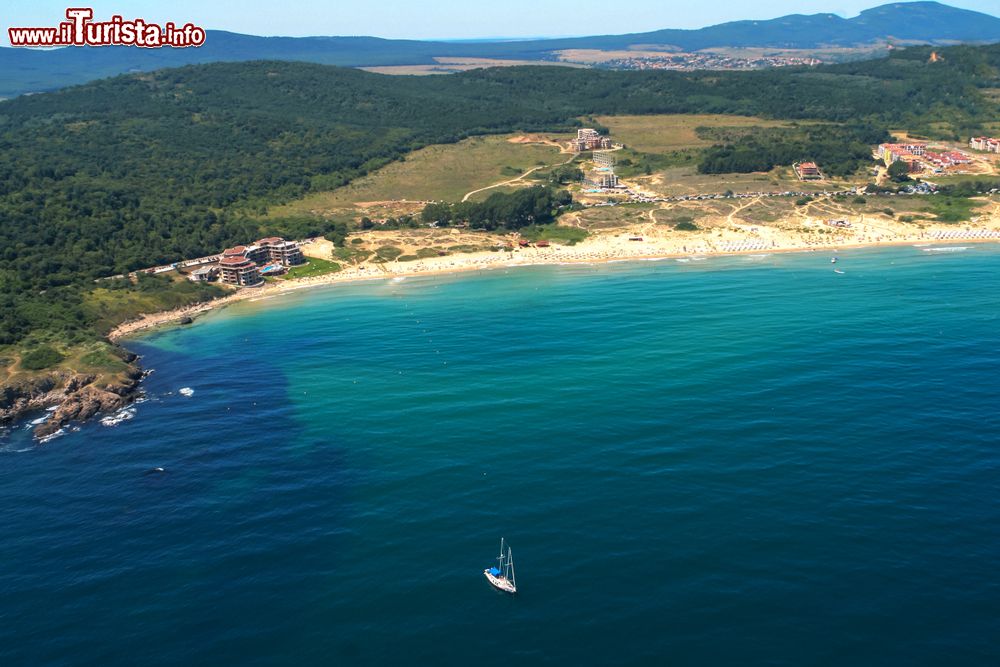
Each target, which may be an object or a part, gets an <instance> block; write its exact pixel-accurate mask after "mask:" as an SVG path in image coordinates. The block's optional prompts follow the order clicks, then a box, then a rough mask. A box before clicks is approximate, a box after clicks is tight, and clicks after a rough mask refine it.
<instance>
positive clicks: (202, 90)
mask: <svg viewBox="0 0 1000 667" xmlns="http://www.w3.org/2000/svg"><path fill="white" fill-rule="evenodd" d="M942 53H943V56H944V59H943V60H942V61H940V62H935V63H930V62H928V57H929V51H928V50H924V49H910V50H906V51H903V52H900V53H898V54H896V55H894V56H893V57H892V58H890V59H885V60H879V61H871V62H866V63H854V64H848V65H838V66H829V67H821V68H814V69H807V70H794V69H785V70H767V71H758V72H747V73H718V72H708V73H683V74H682V73H663V72H659V73H658V72H601V71H586V70H569V69H565V68H539V67H527V68H505V69H495V70H481V71H474V72H469V73H466V74H462V75H455V76H449V77H384V76H379V75H375V74H370V73H366V72H361V71H355V70H345V69H339V68H334V67H328V66H321V65H311V64H302V63H283V62H282V63H278V62H253V63H230V64H213V65H200V66H191V67H186V68H181V69H175V70H165V71H160V72H155V73H148V74H137V75H129V76H123V77H119V78H115V79H110V80H104V81H99V82H95V83H92V84H88V85H85V86H80V87H77V88H72V89H67V90H64V91H60V92H56V93H50V94H43V95H37V96H29V97H22V98H18V99H16V100H12V101H8V102H5V103H0V312H2V321H0V344H3V343H10V342H16V341H18V340H20V339H21V338H23V337H24V336H25V335H26V334H28V333H29V332H32V331H39V330H47V331H60V332H70V331H79V330H80V328H81V326H85V325H86V316H85V315H84V314H82V313H81V312H80V311H78V310H75V309H74V306H73V304H74V303H77V300H78V299H79V294H80V291H81V290H84V289H86V288H87V287H86V286H87V285H92V282H91V281H92V279H93V278H96V277H100V276H107V275H112V274H116V273H120V272H123V271H127V270H132V269H136V268H140V267H146V266H150V265H153V264H158V263H163V262H168V261H173V260H177V259H180V258H183V257H190V256H196V255H200V254H203V253H206V252H211V251H216V250H217V249H218V248H220V247H222V246H223V245H226V244H231V243H234V242H237V241H245V240H247V239H248V238H255V237H257V236H259V235H260V234H262V233H264V232H278V233H282V232H284V233H288V234H291V235H298V234H300V233H305V232H308V231H322V229H319V230H316V229H307V228H302V227H297V228H289V227H285V228H273V229H265V228H263V227H262V224H261V223H260V222H259V221H258V218H259V216H260V214H261V213H263V212H264V210H265V208H266V207H267V206H268V205H270V204H273V203H277V202H281V201H286V200H288V199H291V198H293V197H298V196H300V195H302V194H303V193H305V192H307V191H310V190H315V189H328V188H332V187H335V186H337V185H340V184H342V183H345V182H347V181H348V180H350V179H353V178H355V177H357V176H358V175H360V174H363V173H366V172H367V171H370V170H372V169H374V168H377V167H379V166H381V165H383V164H385V163H387V162H388V161H391V160H394V159H398V158H399V157H400V156H402V155H403V154H405V153H406V152H408V151H410V150H412V149H414V148H417V147H420V146H423V145H427V144H431V143H444V142H453V141H457V140H459V139H461V138H463V137H466V136H469V135H473V134H483V133H498V132H507V131H515V130H559V129H568V128H572V127H574V126H577V125H578V124H579V121H578V118H579V117H580V116H582V115H587V114H599V113H600V114H614V113H629V114H636V113H638V114H643V113H695V112H698V113H736V114H744V115H764V116H771V117H775V118H786V119H807V118H808V119H819V120H828V121H850V123H851V124H852V125H854V126H870V127H871V128H872V130H873V132H875V131H876V130H878V131H881V130H883V129H884V128H885V127H890V126H891V127H899V126H904V125H905V126H908V127H911V128H914V129H917V130H923V131H925V132H944V133H946V134H951V135H953V136H959V135H966V134H968V133H969V132H973V131H975V130H976V129H978V127H979V123H980V121H982V120H983V119H986V118H991V119H995V117H996V114H997V107H996V104H994V103H991V102H989V100H988V99H987V98H986V97H984V96H983V95H982V94H981V92H980V89H981V88H987V87H994V88H995V87H1000V81H998V80H997V77H998V74H997V72H998V70H1000V46H993V47H978V48H977V47H955V48H952V49H945V50H944V51H943V52H942ZM310 224H316V225H320V224H322V223H319V222H316V223H310Z"/></svg>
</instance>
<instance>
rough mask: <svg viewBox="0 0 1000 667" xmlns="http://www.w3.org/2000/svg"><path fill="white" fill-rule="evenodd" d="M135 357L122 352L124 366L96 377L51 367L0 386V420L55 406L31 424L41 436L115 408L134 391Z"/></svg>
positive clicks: (138, 376)
mask: <svg viewBox="0 0 1000 667" xmlns="http://www.w3.org/2000/svg"><path fill="white" fill-rule="evenodd" d="M136 359H137V357H136V356H135V355H134V354H132V353H124V360H125V361H126V362H127V363H128V366H127V368H126V370H125V371H124V372H122V373H119V374H116V375H115V376H112V377H111V378H110V379H109V378H108V377H104V378H103V379H99V378H98V377H97V376H95V375H89V374H85V373H71V372H67V371H54V372H52V373H49V374H46V375H41V376H38V377H34V378H30V379H27V380H22V381H19V382H15V383H12V384H9V385H6V386H3V387H0V424H5V423H8V422H11V421H14V420H16V419H18V418H20V417H22V416H23V415H25V414H27V413H29V412H34V411H37V410H44V409H46V408H51V407H52V406H58V407H56V409H55V410H54V411H53V412H52V415H51V416H50V417H49V418H48V419H47V420H46V421H45V422H43V423H42V424H39V425H38V426H37V427H36V428H35V436H37V437H39V438H44V437H46V436H49V435H52V434H53V433H55V432H57V431H58V430H59V429H61V428H62V427H63V426H65V425H66V424H68V423H70V422H72V421H83V420H86V419H89V418H91V417H93V416H94V415H96V414H98V413H101V412H111V411H115V410H119V409H121V408H123V407H125V406H126V405H128V404H129V403H131V402H132V401H133V400H135V398H136V396H137V394H138V388H139V382H140V381H141V380H142V378H143V375H144V373H143V372H142V370H141V369H140V368H139V366H138V365H137V364H136V363H135V361H136Z"/></svg>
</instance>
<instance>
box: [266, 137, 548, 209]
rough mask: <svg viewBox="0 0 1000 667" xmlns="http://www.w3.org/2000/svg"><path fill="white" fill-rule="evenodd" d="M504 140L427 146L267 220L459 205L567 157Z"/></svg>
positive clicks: (496, 138)
mask: <svg viewBox="0 0 1000 667" xmlns="http://www.w3.org/2000/svg"><path fill="white" fill-rule="evenodd" d="M509 138H510V135H502V136H493V137H475V138H472V139H466V140H465V141H461V142H459V143H457V144H443V145H435V146H428V147H427V148H423V149H421V150H419V151H415V152H414V153H412V154H410V155H408V156H407V158H406V160H404V161H402V162H394V163H392V164H390V165H387V166H386V167H383V168H382V169H379V170H378V171H377V172H375V173H373V174H370V175H368V176H365V177H364V178H360V179H358V180H357V181H355V182H354V183H351V184H350V185H347V186H345V187H342V188H338V189H336V190H333V191H331V192H317V193H313V194H311V195H309V196H307V197H305V198H303V199H300V200H298V201H294V202H291V203H289V204H287V205H285V206H280V207H275V208H274V209H272V210H271V211H270V215H271V216H272V217H282V216H289V215H325V214H328V213H331V212H334V211H338V210H341V211H342V210H344V209H349V208H354V207H355V206H356V205H357V204H358V203H359V202H376V201H387V200H400V199H406V200H409V201H430V200H444V201H460V200H461V199H462V197H463V196H464V195H465V194H466V193H468V192H471V191H472V190H476V189H478V188H483V187H486V186H488V185H492V184H494V183H499V182H502V181H505V180H510V179H511V178H514V176H511V174H516V173H521V172H524V171H527V170H528V169H531V168H532V167H537V166H539V165H541V164H553V163H556V162H562V161H564V160H565V159H566V157H568V156H562V155H560V154H559V151H558V149H556V148H555V147H554V146H546V145H540V144H515V143H511V142H510V141H508V139H509ZM515 170H516V171H515ZM487 196H488V195H487Z"/></svg>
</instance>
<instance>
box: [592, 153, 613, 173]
mask: <svg viewBox="0 0 1000 667" xmlns="http://www.w3.org/2000/svg"><path fill="white" fill-rule="evenodd" d="M615 162H616V161H615V154H614V153H612V152H611V151H594V164H596V165H597V166H598V167H604V168H607V169H614V166H615Z"/></svg>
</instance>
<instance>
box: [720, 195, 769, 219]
mask: <svg viewBox="0 0 1000 667" xmlns="http://www.w3.org/2000/svg"><path fill="white" fill-rule="evenodd" d="M760 199H761V198H760V197H754V198H753V199H748V200H745V203H741V204H740V205H739V206H736V207H735V208H733V210H732V211H730V212H729V215H727V216H726V224H728V225H733V224H735V223H734V222H733V218H734V217H736V214H737V213H739V212H740V211H742V210H743V209H746V208H750V207H751V206H753V205H754V204H758V203H760Z"/></svg>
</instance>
